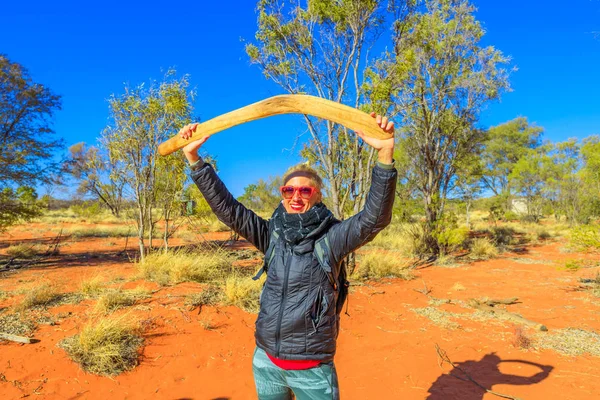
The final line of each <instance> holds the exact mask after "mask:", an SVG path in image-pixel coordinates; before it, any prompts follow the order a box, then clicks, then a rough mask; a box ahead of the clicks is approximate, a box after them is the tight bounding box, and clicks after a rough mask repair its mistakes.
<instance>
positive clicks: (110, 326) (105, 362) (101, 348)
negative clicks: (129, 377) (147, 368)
mask: <svg viewBox="0 0 600 400" xmlns="http://www.w3.org/2000/svg"><path fill="white" fill-rule="evenodd" d="M142 343H143V339H142V337H141V332H140V326H139V323H138V322H137V321H136V320H134V319H132V317H131V316H130V315H128V314H125V315H122V316H120V317H118V318H114V317H113V318H100V319H98V320H96V321H93V322H90V323H88V324H87V325H86V326H85V327H84V328H83V329H82V330H81V332H80V333H79V334H78V335H75V336H72V337H70V338H67V339H64V340H63V341H61V342H60V343H59V347H61V348H63V349H64V350H65V351H66V352H67V354H68V355H69V357H70V358H71V359H72V360H73V361H75V362H76V363H78V364H79V365H80V366H81V368H82V369H83V370H84V371H87V372H90V373H92V374H97V375H117V374H120V373H121V372H124V371H127V370H130V369H132V368H134V367H135V366H136V365H137V364H138V351H139V349H140V347H141V345H142Z"/></svg>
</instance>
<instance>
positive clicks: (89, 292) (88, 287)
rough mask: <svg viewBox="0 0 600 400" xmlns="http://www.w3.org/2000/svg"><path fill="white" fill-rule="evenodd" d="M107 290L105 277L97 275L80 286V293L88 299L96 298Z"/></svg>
mask: <svg viewBox="0 0 600 400" xmlns="http://www.w3.org/2000/svg"><path fill="white" fill-rule="evenodd" d="M105 289H106V282H105V279H104V277H102V276H101V275H96V276H94V277H92V278H89V279H85V280H83V281H82V282H81V284H80V285H79V292H80V293H81V294H82V295H84V296H86V297H96V296H99V295H100V294H102V292H103V291H104V290H105Z"/></svg>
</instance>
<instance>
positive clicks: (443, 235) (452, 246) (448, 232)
mask: <svg viewBox="0 0 600 400" xmlns="http://www.w3.org/2000/svg"><path fill="white" fill-rule="evenodd" d="M468 236H469V230H468V229H467V228H464V227H458V228H444V229H442V230H441V231H440V232H438V233H436V235H435V238H436V240H437V242H438V245H439V246H440V250H441V251H442V254H450V253H452V252H454V251H456V250H458V249H459V248H460V247H461V246H463V244H464V243H465V241H466V240H467V238H468Z"/></svg>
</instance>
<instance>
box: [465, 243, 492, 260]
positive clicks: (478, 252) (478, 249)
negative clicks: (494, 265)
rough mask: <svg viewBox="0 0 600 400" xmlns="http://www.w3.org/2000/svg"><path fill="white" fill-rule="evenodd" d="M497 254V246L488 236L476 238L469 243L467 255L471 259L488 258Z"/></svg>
mask: <svg viewBox="0 0 600 400" xmlns="http://www.w3.org/2000/svg"><path fill="white" fill-rule="evenodd" d="M497 256H498V248H496V246H495V245H494V243H492V242H491V241H490V240H489V239H488V238H477V239H474V240H473V242H472V243H471V253H470V254H469V257H470V258H471V259H473V260H488V259H490V258H494V257H497Z"/></svg>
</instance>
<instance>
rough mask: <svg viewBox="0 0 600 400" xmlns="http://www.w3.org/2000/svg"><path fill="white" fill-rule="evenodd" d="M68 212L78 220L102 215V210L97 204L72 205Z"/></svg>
mask: <svg viewBox="0 0 600 400" xmlns="http://www.w3.org/2000/svg"><path fill="white" fill-rule="evenodd" d="M70 210H71V211H72V212H73V214H75V216H77V217H79V218H94V217H97V216H99V215H100V214H102V212H103V209H102V206H101V205H100V203H99V202H97V201H96V202H87V203H82V204H74V205H72V206H71V207H70Z"/></svg>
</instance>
